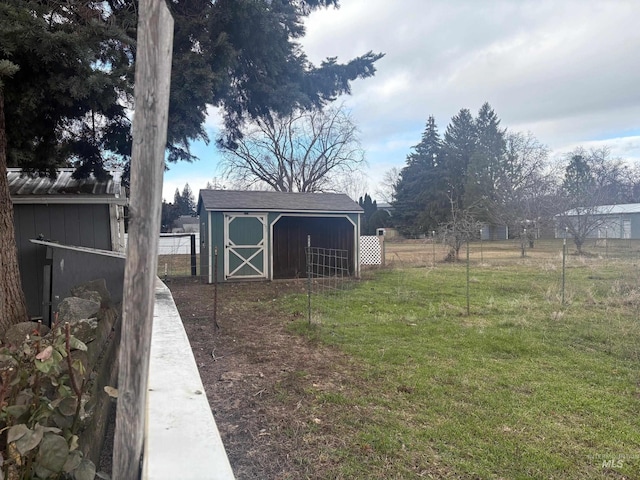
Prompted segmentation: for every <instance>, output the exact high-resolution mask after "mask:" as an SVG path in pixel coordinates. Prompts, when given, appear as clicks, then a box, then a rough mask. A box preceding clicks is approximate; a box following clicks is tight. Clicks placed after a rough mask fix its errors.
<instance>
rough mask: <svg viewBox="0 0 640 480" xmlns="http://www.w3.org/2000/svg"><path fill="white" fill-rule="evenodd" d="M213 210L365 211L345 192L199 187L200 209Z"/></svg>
mask: <svg viewBox="0 0 640 480" xmlns="http://www.w3.org/2000/svg"><path fill="white" fill-rule="evenodd" d="M201 206H203V207H204V209H205V210H213V211H232V212H233V211H245V210H250V211H253V212H265V211H277V212H289V213H295V212H299V213H306V212H316V213H318V212H325V213H336V212H340V213H362V212H363V210H362V208H361V207H360V205H358V204H357V203H356V202H354V201H353V200H351V198H349V196H348V195H345V194H344V193H298V192H260V191H244V190H200V198H199V199H198V209H200V207H201Z"/></svg>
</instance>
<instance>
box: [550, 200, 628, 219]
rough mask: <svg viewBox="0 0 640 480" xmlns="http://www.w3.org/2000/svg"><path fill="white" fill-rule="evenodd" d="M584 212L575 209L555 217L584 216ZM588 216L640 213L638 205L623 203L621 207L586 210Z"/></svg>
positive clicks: (607, 206) (609, 206) (606, 206)
mask: <svg viewBox="0 0 640 480" xmlns="http://www.w3.org/2000/svg"><path fill="white" fill-rule="evenodd" d="M584 210H585V209H583V210H582V211H578V210H577V209H573V210H568V211H566V212H564V213H561V214H558V215H556V217H564V216H569V217H571V216H576V215H584V213H585V212H584ZM588 213H589V215H620V214H625V213H640V203H625V204H622V205H600V206H598V207H593V208H589V209H588Z"/></svg>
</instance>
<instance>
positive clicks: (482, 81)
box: [163, 0, 640, 202]
mask: <svg viewBox="0 0 640 480" xmlns="http://www.w3.org/2000/svg"><path fill="white" fill-rule="evenodd" d="M638 18H640V1H638V0H576V1H573V0H551V1H548V0H504V1H492V0H394V1H390V0H341V1H340V8H339V9H333V8H331V9H327V10H320V11H316V12H313V13H312V14H311V16H310V17H309V18H308V19H307V21H306V22H305V26H306V29H307V33H306V36H305V38H304V39H302V41H301V43H302V45H303V48H304V50H305V52H306V53H307V56H308V57H309V60H310V61H312V62H313V63H314V64H319V63H320V62H321V61H322V60H323V59H325V58H326V57H338V61H341V62H346V61H348V60H350V59H352V58H354V57H356V56H359V55H362V54H364V53H366V52H368V51H373V52H381V53H384V54H385V56H384V58H382V59H381V60H379V61H378V62H376V68H377V73H376V75H375V76H374V77H373V78H367V79H362V80H356V81H355V82H353V84H352V92H351V93H352V94H351V95H350V96H345V97H341V98H340V100H339V101H341V102H344V105H345V107H346V108H348V109H349V110H350V112H351V114H352V117H353V119H354V121H355V123H356V124H357V126H358V128H359V130H360V140H361V144H362V146H363V148H364V151H365V155H366V158H367V167H366V168H365V173H366V175H367V177H368V181H367V185H366V191H367V192H368V193H370V194H371V195H372V197H373V198H374V199H376V198H378V197H377V196H376V192H378V191H380V182H381V181H382V179H383V175H384V173H385V172H386V171H389V170H390V169H392V168H394V167H396V168H402V167H403V166H404V165H405V162H406V157H407V155H408V154H409V153H410V152H411V149H412V147H413V146H414V145H416V144H417V143H418V142H419V141H420V138H421V136H422V132H423V131H424V128H425V125H426V121H427V118H428V117H429V116H430V115H433V116H434V117H435V120H436V123H437V125H438V129H439V131H440V134H441V135H443V134H444V131H445V130H446V127H447V125H448V123H449V121H450V119H451V117H453V116H454V115H456V114H457V113H458V112H459V111H460V109H462V108H467V109H469V110H470V111H471V112H472V113H473V114H474V115H475V114H477V112H478V109H479V108H480V107H481V105H482V104H483V103H484V102H489V104H491V106H492V107H493V109H494V110H495V112H496V114H497V115H498V116H499V117H500V119H501V122H502V123H501V126H502V127H506V128H508V129H509V130H510V131H521V132H531V133H532V134H533V135H535V137H536V138H537V139H538V140H539V141H540V142H541V143H543V144H545V145H547V146H548V147H549V148H550V149H551V152H552V153H551V159H552V160H553V161H559V160H560V159H561V158H562V156H563V154H565V153H567V152H569V151H571V150H573V149H574V148H576V147H578V146H583V147H585V148H591V147H603V146H608V147H609V148H610V150H611V156H612V157H618V158H622V159H624V160H626V161H629V162H630V163H635V162H640V53H639V52H640V28H638V23H637V22H638ZM210 111H211V115H210V116H209V117H208V120H207V130H208V132H209V134H210V136H211V138H212V139H214V138H215V137H216V131H217V129H218V128H219V127H220V120H219V115H218V113H217V112H216V111H215V109H213V108H212V109H211V110H210ZM192 149H193V153H194V154H195V155H196V156H198V157H199V158H200V160H199V161H197V162H194V163H192V164H188V163H184V162H183V163H179V164H174V165H171V166H170V170H169V171H168V172H167V173H166V174H165V179H164V189H163V197H164V198H165V199H166V200H167V201H169V202H171V201H173V196H174V192H175V190H176V188H178V189H180V191H182V189H183V187H184V185H185V183H189V186H190V187H191V189H192V190H193V192H194V194H195V195H196V197H197V194H198V191H199V189H201V188H205V186H206V183H207V181H212V180H213V178H214V177H215V178H220V177H221V173H220V170H219V169H218V162H219V159H220V154H219V152H218V151H217V149H216V147H215V142H211V143H210V144H209V145H208V146H206V145H204V144H203V143H197V144H194V145H193V146H192ZM362 188H363V189H364V188H365V186H363V187H362ZM364 193H365V192H364V191H363V192H361V194H364Z"/></svg>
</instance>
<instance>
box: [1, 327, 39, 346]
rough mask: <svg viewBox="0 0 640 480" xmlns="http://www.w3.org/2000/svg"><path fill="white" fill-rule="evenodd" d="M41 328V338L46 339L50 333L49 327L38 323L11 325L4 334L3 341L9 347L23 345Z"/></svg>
mask: <svg viewBox="0 0 640 480" xmlns="http://www.w3.org/2000/svg"><path fill="white" fill-rule="evenodd" d="M38 326H39V327H40V330H39V331H40V336H41V337H44V336H45V335H46V334H47V333H49V330H50V329H49V327H47V326H46V325H42V324H39V323H38V322H20V323H16V324H15V325H11V326H10V327H9V328H8V329H7V331H6V332H5V334H4V338H3V339H2V341H3V342H4V343H5V344H8V345H16V346H17V345H22V343H23V342H24V341H25V340H26V339H27V336H33V335H35V334H36V332H37V331H38Z"/></svg>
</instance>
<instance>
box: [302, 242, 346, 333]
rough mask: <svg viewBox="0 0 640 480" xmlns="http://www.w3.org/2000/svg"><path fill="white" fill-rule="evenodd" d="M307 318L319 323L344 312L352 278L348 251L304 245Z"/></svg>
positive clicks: (311, 321)
mask: <svg viewBox="0 0 640 480" xmlns="http://www.w3.org/2000/svg"><path fill="white" fill-rule="evenodd" d="M305 252H306V256H307V286H308V320H309V322H310V323H323V322H324V321H327V320H329V319H337V318H338V316H340V315H343V314H344V310H345V306H346V300H345V298H344V295H343V292H345V291H346V290H348V289H349V288H350V287H351V285H352V283H353V277H352V272H351V263H350V259H349V251H348V250H341V249H335V248H322V247H311V246H307V248H306V249H305Z"/></svg>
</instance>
